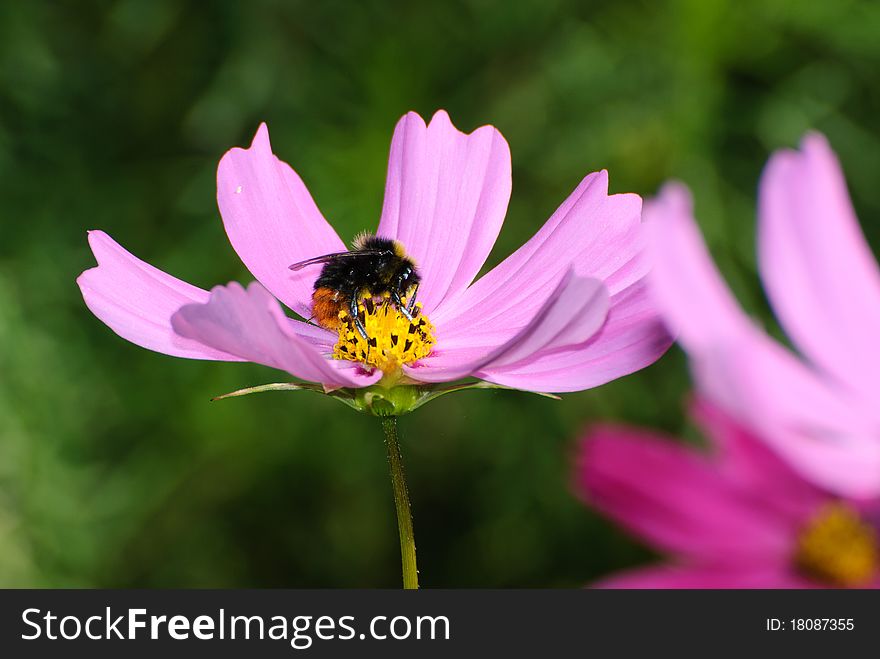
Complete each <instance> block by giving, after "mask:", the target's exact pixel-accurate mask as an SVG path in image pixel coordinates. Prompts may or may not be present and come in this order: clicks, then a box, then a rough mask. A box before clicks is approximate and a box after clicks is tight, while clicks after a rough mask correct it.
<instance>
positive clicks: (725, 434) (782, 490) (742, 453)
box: [690, 397, 827, 524]
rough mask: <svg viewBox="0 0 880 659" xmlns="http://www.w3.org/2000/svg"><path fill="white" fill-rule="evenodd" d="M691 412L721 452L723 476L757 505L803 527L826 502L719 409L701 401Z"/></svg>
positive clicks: (816, 490)
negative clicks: (749, 495) (747, 494)
mask: <svg viewBox="0 0 880 659" xmlns="http://www.w3.org/2000/svg"><path fill="white" fill-rule="evenodd" d="M690 412H691V417H692V418H693V419H694V420H695V421H696V422H697V423H698V424H699V426H700V428H701V429H702V430H703V434H704V435H705V436H706V437H708V438H709V439H711V440H712V442H713V443H714V445H715V447H716V448H717V449H718V452H719V459H718V467H719V469H720V472H721V473H722V474H723V475H724V476H725V477H726V478H729V479H731V480H732V481H734V482H735V483H736V484H737V485H739V486H740V487H741V488H742V489H743V490H744V491H745V492H746V493H748V492H754V493H755V495H756V498H760V503H759V504H758V505H761V506H769V507H770V508H772V509H774V510H779V511H780V513H781V514H782V515H783V516H784V517H785V518H787V519H790V520H792V524H800V523H804V522H806V520H807V519H808V518H809V516H810V515H812V514H813V513H814V512H815V511H816V509H817V508H818V506H819V505H820V504H821V503H822V502H823V501H824V500H825V499H826V498H827V494H825V493H824V492H822V491H821V490H819V489H818V488H817V487H815V486H814V485H812V484H811V483H809V482H807V481H806V480H804V479H803V478H802V477H801V476H800V475H798V474H797V473H796V472H795V471H794V470H793V469H792V468H791V466H789V464H788V463H786V462H785V461H784V460H782V458H780V456H779V455H778V454H777V453H775V452H774V451H772V450H770V448H768V447H767V445H766V443H765V442H763V441H761V440H760V439H758V437H756V436H755V435H753V434H752V433H751V432H749V431H748V430H746V429H745V427H744V426H743V425H742V424H741V423H737V422H736V421H735V420H734V419H733V417H731V416H730V415H729V414H727V413H726V412H724V411H723V410H722V409H721V408H719V407H718V406H717V405H715V404H713V403H711V402H709V401H708V400H707V399H705V398H701V397H698V398H697V399H696V400H695V401H694V402H693V403H692V404H691V406H690Z"/></svg>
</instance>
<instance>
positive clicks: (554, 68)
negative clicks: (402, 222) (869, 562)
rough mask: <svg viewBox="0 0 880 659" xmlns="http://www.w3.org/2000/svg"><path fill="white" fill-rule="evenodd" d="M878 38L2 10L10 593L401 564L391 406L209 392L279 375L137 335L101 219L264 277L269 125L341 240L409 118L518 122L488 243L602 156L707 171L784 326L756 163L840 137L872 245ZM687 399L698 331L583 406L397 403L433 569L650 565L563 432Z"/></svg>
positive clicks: (722, 19)
mask: <svg viewBox="0 0 880 659" xmlns="http://www.w3.org/2000/svg"><path fill="white" fill-rule="evenodd" d="M878 35H880V4H877V3H867V2H866V3H858V2H846V1H843V0H834V1H831V2H796V1H790V2H768V1H767V0H749V1H742V2H736V3H730V4H726V3H721V2H708V1H701V0H690V1H668V2H621V1H617V2H601V3H600V2H573V1H567V0H550V1H547V0H543V1H540V2H537V1H536V2H489V1H487V0H458V1H455V2H444V3H413V2H371V1H364V2H274V1H270V0H258V1H255V2H247V3H245V2H241V3H237V2H214V3H202V2H171V1H168V0H156V1H136V0H122V1H119V2H93V3H84V2H33V3H30V2H18V3H13V2H4V3H2V4H0V54H2V55H0V62H2V68H0V193H2V195H0V196H2V204H0V219H2V241H0V342H2V350H0V584H2V585H4V586H56V587H61V586H111V587H117V586H119V587H135V586H138V587H140V586H145V587H151V586H182V587H197V586H216V587H223V586H228V587H234V586H258V587H275V586H277V587H281V586H285V587H301V586H302V587H305V586H334V587H335V586H340V587H341V586H384V587H396V586H398V584H399V583H400V576H399V556H398V545H397V534H396V528H395V520H394V512H393V506H392V501H391V493H390V485H389V482H388V475H387V467H386V463H385V452H384V448H383V446H382V437H381V432H380V428H379V424H378V423H377V421H376V420H375V419H371V418H368V417H366V416H362V415H358V414H356V413H354V412H352V411H349V410H348V409H346V408H343V407H342V406H340V405H339V404H338V403H336V402H334V401H332V400H329V399H324V398H323V397H320V396H315V395H313V394H310V393H301V394H295V393H286V394H284V393H277V394H265V395H262V396H253V397H250V398H243V399H237V400H230V401H223V402H216V403H212V402H210V400H209V399H210V398H211V396H212V395H215V394H219V393H223V392H226V391H230V390H233V389H237V388H240V387H244V386H248V385H252V384H260V383H265V382H272V381H278V380H283V379H284V376H283V375H282V374H279V373H277V372H273V371H271V370H270V369H267V368H262V367H258V366H253V365H240V364H223V363H208V362H195V361H187V360H180V359H174V358H171V357H166V356H162V355H158V354H154V353H151V352H148V351H146V350H142V349H140V348H138V347H135V346H133V345H131V344H128V343H126V342H125V341H123V340H122V339H119V338H118V337H116V336H115V335H114V334H113V333H112V332H110V330H108V329H107V328H106V327H105V326H104V325H102V324H101V323H100V322H99V321H98V320H96V319H95V318H94V317H93V316H92V315H91V314H90V313H89V312H88V311H87V309H86V307H85V305H84V304H83V302H82V299H81V297H80V295H79V291H78V289H77V287H76V285H75V284H74V279H75V278H76V276H77V275H78V274H79V273H80V272H81V271H82V270H83V269H85V268H88V267H91V266H92V265H93V259H92V256H91V254H90V252H89V250H88V247H87V244H86V235H85V232H86V230H87V229H90V228H101V229H104V230H106V231H107V232H108V233H110V234H111V235H112V236H113V237H114V238H116V239H117V240H118V241H119V242H120V243H122V244H123V245H124V246H125V247H127V248H128V249H130V250H131V251H132V252H133V253H135V254H136V255H138V256H140V257H141V258H143V259H145V260H147V261H149V262H150V263H153V264H155V265H156V266H158V267H160V268H162V269H163V270H166V271H167V272H170V273H172V274H174V275H176V276H178V277H181V278H183V279H185V280H187V281H190V282H193V283H195V284H198V285H201V286H203V287H206V288H207V287H210V286H211V285H213V284H215V283H220V282H227V281H229V280H239V281H244V282H246V281H249V279H250V277H249V275H248V273H247V272H246V271H245V269H244V267H243V266H242V265H241V263H240V262H239V260H238V259H237V258H236V256H235V254H234V252H233V251H232V249H231V248H230V246H229V244H228V242H227V241H226V238H225V234H224V232H223V229H222V225H221V223H220V219H219V215H218V212H217V209H216V204H215V197H214V195H215V190H214V173H215V168H216V165H217V162H218V160H219V158H220V156H221V155H222V154H223V152H224V151H225V150H226V149H227V148H229V147H231V146H233V145H241V144H247V143H248V142H249V141H250V138H251V136H252V134H253V132H254V130H255V128H256V126H257V124H258V122H259V121H262V120H265V121H267V122H268V124H269V126H270V129H271V132H272V141H273V146H274V149H275V151H276V153H278V154H279V155H280V156H281V157H282V158H283V159H284V160H286V161H288V162H290V163H291V164H292V165H293V166H294V168H295V169H296V170H297V171H298V172H299V173H300V175H301V176H302V177H303V178H304V180H305V181H306V183H307V184H308V185H309V188H310V189H311V191H312V193H313V195H314V197H315V199H316V201H317V203H318V205H319V207H320V208H321V209H322V211H323V212H324V214H325V215H326V217H327V218H328V219H330V221H331V222H332V223H333V224H334V225H335V226H336V228H337V229H338V231H339V233H340V234H341V235H342V236H343V237H345V238H350V237H352V236H353V235H354V234H355V233H356V232H358V231H360V230H362V229H368V228H372V227H374V226H375V224H376V221H377V218H378V215H379V210H380V207H381V197H382V191H383V183H384V169H385V162H386V157H387V150H388V143H389V139H390V136H391V131H392V128H393V126H394V123H395V121H396V120H397V118H398V117H399V116H400V115H401V114H403V113H404V112H405V111H407V110H410V109H414V110H416V111H418V112H420V113H421V114H422V115H423V116H429V115H430V114H431V113H433V111H434V110H436V109H437V108H446V109H447V110H448V111H449V113H450V115H451V116H452V118H453V120H454V121H455V122H456V124H457V125H458V126H459V127H460V128H461V129H464V130H471V129H473V128H475V127H476V126H478V125H481V124H484V123H492V124H494V125H496V126H497V127H498V128H499V129H500V130H501V131H502V132H503V133H504V135H505V136H506V137H507V139H508V141H509V142H510V145H511V149H512V152H513V175H514V189H513V198H512V201H511V205H510V211H509V214H508V219H507V222H506V224H505V228H504V230H503V232H502V235H501V238H500V240H499V242H498V245H497V246H496V249H495V251H494V252H493V254H492V256H491V258H490V265H492V264H494V263H497V262H498V261H499V260H500V259H501V258H503V257H504V256H505V255H507V254H508V253H510V252H511V251H512V250H513V249H515V248H516V246H518V245H519V244H520V243H522V242H523V241H524V240H526V239H527V238H528V237H529V236H530V235H531V234H532V233H533V232H534V231H535V230H536V229H537V228H538V227H539V226H540V225H541V223H542V222H543V221H544V220H545V219H546V218H547V217H548V216H549V215H550V213H551V212H552V211H553V210H554V208H555V207H556V206H557V205H558V204H559V203H560V202H561V201H562V200H563V199H564V198H565V197H566V195H567V194H568V193H569V192H570V191H571V190H572V189H573V188H574V186H575V185H576V184H577V182H578V181H579V180H580V178H581V177H583V176H584V175H585V174H586V173H588V172H590V171H593V170H596V169H599V168H602V167H607V168H608V169H609V170H610V172H611V186H612V189H613V190H614V191H635V192H638V193H640V194H643V195H650V194H652V193H653V192H654V191H655V190H656V189H657V187H658V185H659V184H660V183H661V182H662V181H663V180H664V179H666V178H668V177H673V176H674V177H678V178H682V179H685V180H686V181H688V182H689V183H690V185H691V186H692V188H693V189H694V191H695V194H696V196H697V208H698V213H699V215H700V221H701V224H702V226H703V227H704V230H705V232H706V235H707V238H708V240H709V242H710V245H711V247H712V249H713V252H714V253H715V254H716V256H717V257H718V260H719V262H720V264H721V267H722V269H723V270H724V272H725V274H726V275H727V276H728V277H729V279H730V281H731V283H732V285H733V286H734V288H735V289H736V291H737V293H738V295H739V296H740V299H741V300H742V301H743V303H744V305H745V306H746V307H747V308H748V309H749V310H750V311H751V312H752V313H755V314H756V315H758V316H760V317H761V318H762V319H763V320H764V321H765V322H767V323H768V325H769V326H770V328H771V330H772V331H774V332H775V331H776V328H775V326H774V325H773V324H772V320H771V319H770V316H769V315H768V313H767V308H766V303H765V302H764V298H763V296H762V293H761V291H760V287H759V284H758V280H757V278H756V276H755V269H754V257H753V227H754V219H753V217H754V191H755V186H756V183H757V179H758V176H759V173H760V170H761V167H762V166H763V163H764V161H765V159H766V157H767V155H768V153H769V151H770V150H772V149H774V148H777V147H779V146H782V145H791V144H793V143H795V142H796V140H797V139H798V138H799V136H800V135H801V134H802V133H803V131H804V130H806V129H808V128H810V127H813V128H818V129H820V130H822V131H824V132H826V133H827V134H828V135H829V137H830V139H831V141H832V143H833V145H834V146H835V148H836V149H837V150H838V152H839V153H840V155H841V157H842V160H843V162H844V165H845V168H846V170H847V175H848V177H849V181H850V185H851V189H852V191H853V195H854V198H855V201H856V206H857V208H858V210H859V212H860V215H861V217H862V218H863V221H865V225H866V230H867V231H868V232H869V234H870V235H871V238H872V239H876V238H877V237H878V228H877V225H876V224H873V225H872V224H870V222H868V221H867V220H870V219H871V218H873V219H876V218H880V186H878V185H877V181H878V180H880V174H878V172H880V141H878V136H880V36H878ZM875 244H876V242H875ZM687 391H688V378H687V368H686V363H685V360H684V358H683V356H682V354H681V353H680V351H678V350H677V349H673V350H672V351H670V353H669V354H668V355H667V356H666V357H664V358H663V359H662V360H661V361H660V362H659V363H658V364H656V365H654V366H652V367H651V368H648V369H646V370H645V371H643V372H641V373H638V374H636V375H633V376H630V377H627V378H624V379H622V380H620V381H617V382H614V383H612V384H609V385H607V386H605V387H602V388H599V389H597V390H593V391H587V392H583V393H578V394H571V395H567V396H565V397H564V400H562V401H561V402H554V401H550V400H546V399H543V398H539V397H536V396H531V395H527V394H520V393H509V392H467V393H462V394H458V395H455V396H449V397H446V398H443V399H440V400H438V401H436V402H434V403H432V404H430V405H428V406H426V407H425V408H422V409H421V410H419V411H418V412H417V413H415V414H412V415H411V416H408V417H405V418H404V419H402V421H401V427H402V433H403V434H404V439H403V442H404V445H403V450H404V455H405V460H406V464H407V470H408V475H409V480H410V489H411V493H412V498H413V506H414V514H415V528H416V537H417V541H418V547H419V564H420V568H421V579H422V583H423V585H425V586H429V587H432V586H433V587H461V586H529V587H530V586H560V587H562V586H578V585H581V584H583V583H586V582H588V581H590V580H591V579H594V578H596V577H597V576H599V575H602V574H605V573H607V572H608V571H610V570H614V569H618V568H621V567H626V566H628V565H632V564H635V563H638V562H641V561H644V560H647V559H649V558H650V556H649V554H648V553H647V552H646V551H645V550H644V549H642V548H640V547H638V546H637V545H636V544H634V543H632V542H631V541H629V540H628V539H627V538H626V537H624V536H623V535H622V534H621V533H619V532H618V531H616V530H615V529H613V528H612V527H611V526H610V525H609V524H607V523H606V522H605V521H603V520H602V519H600V518H598V517H597V516H596V515H595V514H593V513H592V512H590V511H588V510H587V509H586V508H584V507H583V506H582V505H581V504H580V503H579V502H578V501H577V500H576V499H575V498H574V497H573V496H572V494H571V491H570V487H569V481H570V456H571V452H572V449H573V446H574V440H575V437H576V436H577V433H578V432H579V431H580V430H581V429H583V428H584V427H585V426H586V425H587V424H589V423H590V422H594V421H599V420H603V421H604V420H618V421H625V422H629V423H637V424H644V425H651V426H655V427H658V428H662V429H665V430H667V431H670V432H675V433H683V434H684V435H685V436H688V437H691V438H695V437H696V434H695V433H694V431H693V430H692V429H691V428H690V426H689V424H688V422H687V420H686V418H685V416H684V414H683V412H682V401H683V399H684V397H685V396H686V394H687ZM695 496H699V493H695Z"/></svg>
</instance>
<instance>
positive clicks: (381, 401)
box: [211, 380, 560, 416]
mask: <svg viewBox="0 0 880 659" xmlns="http://www.w3.org/2000/svg"><path fill="white" fill-rule="evenodd" d="M468 389H502V390H507V391H524V390H523V389H514V388H512V387H505V386H504V385H500V384H493V383H491V382H485V381H484V380H477V381H475V382H460V383H455V384H443V385H437V384H395V385H393V386H389V387H386V386H382V385H381V384H376V385H373V386H370V387H363V388H358V389H347V388H346V389H333V390H331V391H327V390H325V389H324V387H323V385H320V384H313V383H310V382H275V383H272V384H261V385H258V386H256V387H247V388H246V389H239V390H238V391H232V392H230V393H228V394H222V395H220V396H215V397H214V398H212V399H211V400H224V399H226V398H237V397H239V396H249V395H251V394H258V393H263V392H264V391H313V392H315V393H319V394H323V395H325V396H330V397H331V398H335V399H336V400H338V401H339V402H341V403H344V404H345V405H348V406H349V407H351V408H352V409H355V410H358V411H359V412H365V413H367V414H372V415H373V416H401V415H403V414H407V413H408V412H412V411H413V410H417V409H418V408H420V407H421V406H422V405H424V404H425V403H427V402H429V401H432V400H434V399H435V398H439V397H440V396H445V395H446V394H451V393H453V392H456V391H466V390H468ZM527 393H534V394H536V395H538V396H544V397H545V398H552V399H554V400H560V398H559V396H557V395H556V394H548V393H542V392H538V391H530V392H527Z"/></svg>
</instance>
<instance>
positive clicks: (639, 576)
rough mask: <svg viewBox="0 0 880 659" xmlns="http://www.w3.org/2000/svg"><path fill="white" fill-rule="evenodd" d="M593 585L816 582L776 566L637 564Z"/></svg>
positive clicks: (709, 585) (708, 585)
mask: <svg viewBox="0 0 880 659" xmlns="http://www.w3.org/2000/svg"><path fill="white" fill-rule="evenodd" d="M592 586H593V587H594V588H616V589H661V590H665V589H706V588H712V589H731V588H750V589H751V588H774V589H779V588H782V589H800V588H816V587H817V586H816V585H815V584H814V583H812V582H810V581H808V580H807V579H804V578H802V577H800V576H798V575H797V574H795V573H793V572H791V571H788V570H784V569H780V568H779V567H770V568H761V567H750V568H745V569H730V568H724V567H712V566H675V565H657V566H651V567H644V568H636V569H634V570H627V571H625V572H619V573H617V574H613V575H611V576H610V577H606V578H604V579H601V580H600V581H598V582H597V583H595V584H592Z"/></svg>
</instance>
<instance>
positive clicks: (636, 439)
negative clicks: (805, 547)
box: [577, 427, 794, 567]
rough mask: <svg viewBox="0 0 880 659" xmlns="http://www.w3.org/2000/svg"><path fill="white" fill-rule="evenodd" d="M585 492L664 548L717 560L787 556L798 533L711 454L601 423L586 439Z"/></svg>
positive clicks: (748, 561) (759, 561) (767, 560)
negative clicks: (753, 498) (746, 494)
mask: <svg viewBox="0 0 880 659" xmlns="http://www.w3.org/2000/svg"><path fill="white" fill-rule="evenodd" d="M577 469H578V471H577V486H578V489H579V492H580V493H581V494H582V496H584V497H585V498H586V499H587V500H588V501H589V502H590V503H592V504H593V505H594V506H596V507H597V508H598V509H599V510H601V511H602V512H604V513H605V514H607V515H609V516H610V517H611V518H612V519H614V520H615V521H616V522H617V523H619V524H620V525H622V526H623V527H624V528H626V529H628V530H629V531H630V532H632V533H633V534H634V535H636V536H637V537H640V538H642V539H644V540H645V541H647V542H648V543H650V544H651V545H653V546H655V547H657V548H658V549H660V550H663V551H667V552H673V553H675V554H677V555H679V556H682V557H689V558H691V559H693V560H698V561H703V562H712V563H713V564H717V565H729V566H740V567H744V566H748V565H774V564H783V563H785V562H786V561H787V560H788V558H789V555H790V552H791V549H792V543H793V541H794V537H793V536H792V535H791V534H790V532H789V530H788V528H787V525H786V524H784V523H780V519H779V518H778V517H777V516H776V515H774V514H772V513H769V512H768V511H766V510H764V509H763V508H762V507H760V506H757V505H755V504H754V502H752V501H749V499H748V498H747V497H744V496H743V492H742V491H741V490H740V489H739V488H737V487H736V486H735V485H734V484H732V483H730V482H729V481H728V480H727V479H725V478H723V477H721V475H720V474H719V471H718V468H717V466H716V465H714V464H713V463H712V462H710V461H709V460H708V459H707V458H706V457H703V456H700V455H698V454H697V453H696V452H695V451H693V450H691V449H687V448H685V447H683V446H680V445H677V444H675V443H674V442H671V441H668V440H665V439H663V438H660V437H657V436H654V435H650V434H647V433H644V432H639V431H636V430H630V429H625V428H614V427H604V428H597V429H595V430H594V431H593V432H591V433H590V435H589V436H588V438H587V439H586V440H584V441H583V442H582V444H581V452H580V455H579V459H578V467H577Z"/></svg>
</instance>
